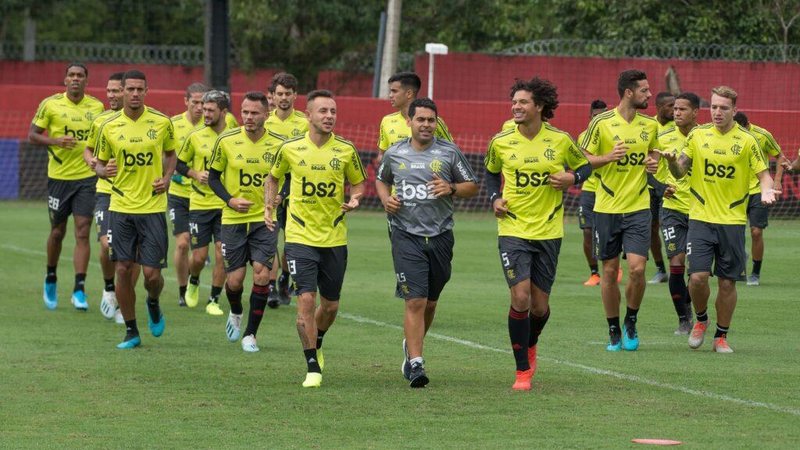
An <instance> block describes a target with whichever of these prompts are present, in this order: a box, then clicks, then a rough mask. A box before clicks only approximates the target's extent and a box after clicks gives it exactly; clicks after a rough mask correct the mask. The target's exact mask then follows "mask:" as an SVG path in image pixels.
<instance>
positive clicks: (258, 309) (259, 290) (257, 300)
mask: <svg viewBox="0 0 800 450" xmlns="http://www.w3.org/2000/svg"><path fill="white" fill-rule="evenodd" d="M268 294H269V286H259V285H257V284H253V290H252V291H250V314H249V315H248V316H247V328H246V329H245V330H244V336H250V335H251V334H252V335H253V336H255V335H256V333H257V332H258V326H259V325H261V319H262V318H263V317H264V307H265V306H267V295H268Z"/></svg>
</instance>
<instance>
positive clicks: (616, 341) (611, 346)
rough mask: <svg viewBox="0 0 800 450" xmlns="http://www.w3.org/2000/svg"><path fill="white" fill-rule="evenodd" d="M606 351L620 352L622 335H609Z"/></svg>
mask: <svg viewBox="0 0 800 450" xmlns="http://www.w3.org/2000/svg"><path fill="white" fill-rule="evenodd" d="M606 351H607V352H619V351H622V340H621V336H616V335H609V337H608V345H607V346H606Z"/></svg>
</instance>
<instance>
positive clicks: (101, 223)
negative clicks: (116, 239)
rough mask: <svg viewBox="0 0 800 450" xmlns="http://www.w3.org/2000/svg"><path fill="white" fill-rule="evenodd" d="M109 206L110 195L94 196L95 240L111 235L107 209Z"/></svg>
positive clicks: (109, 215) (98, 194)
mask: <svg viewBox="0 0 800 450" xmlns="http://www.w3.org/2000/svg"><path fill="white" fill-rule="evenodd" d="M109 206H111V194H105V193H102V192H98V193H97V194H95V196H94V221H95V224H96V225H97V240H98V241H99V240H100V238H101V237H103V236H109V235H110V234H111V214H110V213H109V211H108V207H109Z"/></svg>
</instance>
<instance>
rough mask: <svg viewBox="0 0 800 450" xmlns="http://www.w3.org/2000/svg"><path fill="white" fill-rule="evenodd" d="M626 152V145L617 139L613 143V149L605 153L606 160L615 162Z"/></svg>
mask: <svg viewBox="0 0 800 450" xmlns="http://www.w3.org/2000/svg"><path fill="white" fill-rule="evenodd" d="M627 154H628V146H627V145H625V143H624V142H622V141H619V142H617V143H616V144H615V145H614V149H613V150H611V153H609V154H607V155H606V159H607V160H608V162H615V161H619V160H620V159H622V158H624V157H625V155H627Z"/></svg>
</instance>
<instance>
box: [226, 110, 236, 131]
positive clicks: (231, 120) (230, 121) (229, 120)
mask: <svg viewBox="0 0 800 450" xmlns="http://www.w3.org/2000/svg"><path fill="white" fill-rule="evenodd" d="M238 127H239V122H238V121H237V120H236V116H234V115H233V113H232V112H230V111H228V112H227V113H225V129H226V130H232V129H234V128H238Z"/></svg>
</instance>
